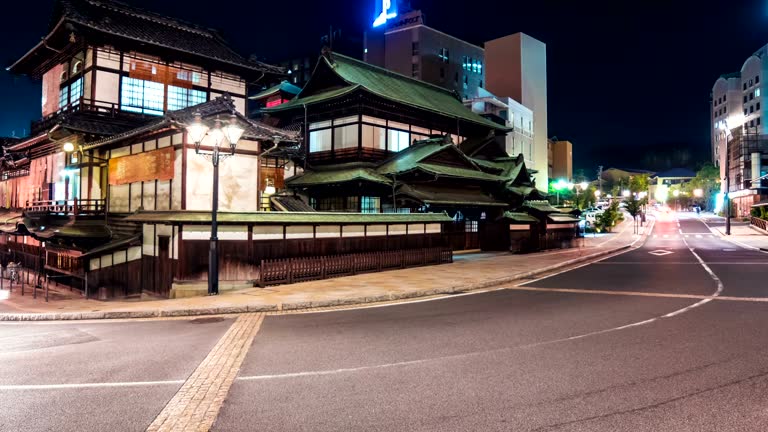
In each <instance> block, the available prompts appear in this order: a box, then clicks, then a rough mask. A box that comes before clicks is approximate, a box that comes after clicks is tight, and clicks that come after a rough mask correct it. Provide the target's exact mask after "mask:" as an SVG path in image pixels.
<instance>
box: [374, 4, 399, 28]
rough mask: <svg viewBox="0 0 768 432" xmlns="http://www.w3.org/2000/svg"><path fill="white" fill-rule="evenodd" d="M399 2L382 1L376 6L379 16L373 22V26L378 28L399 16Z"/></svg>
mask: <svg viewBox="0 0 768 432" xmlns="http://www.w3.org/2000/svg"><path fill="white" fill-rule="evenodd" d="M396 2H397V0H381V1H380V2H377V4H376V9H377V10H376V12H377V13H378V16H377V17H376V20H374V21H373V26H374V27H378V26H380V25H382V24H384V23H386V22H387V21H388V20H391V19H392V18H394V17H396V16H397V4H396Z"/></svg>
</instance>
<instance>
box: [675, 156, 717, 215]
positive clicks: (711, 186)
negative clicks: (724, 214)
mask: <svg viewBox="0 0 768 432" xmlns="http://www.w3.org/2000/svg"><path fill="white" fill-rule="evenodd" d="M697 189H700V190H701V192H702V194H701V195H702V196H701V197H697V198H696V200H697V201H701V202H700V203H699V204H703V206H702V207H704V209H705V210H711V209H713V208H714V207H715V195H717V194H718V193H719V192H720V168H718V167H716V166H714V165H712V164H707V165H704V166H703V167H701V169H700V170H699V171H698V172H697V173H696V177H694V178H692V179H691V180H690V181H688V182H687V183H684V184H683V185H681V190H683V191H684V192H685V193H686V194H689V195H690V196H694V191H695V190H697Z"/></svg>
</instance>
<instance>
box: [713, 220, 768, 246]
mask: <svg viewBox="0 0 768 432" xmlns="http://www.w3.org/2000/svg"><path fill="white" fill-rule="evenodd" d="M710 219H712V218H710ZM720 219H722V218H720ZM707 226H708V227H709V230H710V231H712V233H714V234H716V235H718V236H720V237H722V238H723V239H725V240H728V241H731V242H733V243H736V244H738V245H740V246H744V247H746V248H748V249H758V250H762V251H764V252H768V233H766V232H764V231H762V230H760V229H758V228H754V227H752V226H751V225H749V223H746V224H744V223H731V235H729V236H727V235H725V225H721V224H718V225H716V226H714V225H710V224H709V223H707Z"/></svg>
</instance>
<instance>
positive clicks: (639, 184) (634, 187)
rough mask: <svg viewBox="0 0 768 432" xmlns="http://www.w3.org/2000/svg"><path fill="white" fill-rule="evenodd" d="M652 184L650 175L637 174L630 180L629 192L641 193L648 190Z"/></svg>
mask: <svg viewBox="0 0 768 432" xmlns="http://www.w3.org/2000/svg"><path fill="white" fill-rule="evenodd" d="M649 183H650V177H649V176H648V174H637V175H633V176H632V177H630V178H629V191H630V192H632V193H640V192H645V191H647V190H648V185H649Z"/></svg>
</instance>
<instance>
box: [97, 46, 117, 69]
mask: <svg viewBox="0 0 768 432" xmlns="http://www.w3.org/2000/svg"><path fill="white" fill-rule="evenodd" d="M96 64H97V65H99V67H101V68H109V69H114V70H119V69H120V53H117V52H107V50H105V49H103V48H99V49H98V50H97V52H96Z"/></svg>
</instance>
